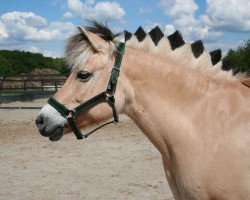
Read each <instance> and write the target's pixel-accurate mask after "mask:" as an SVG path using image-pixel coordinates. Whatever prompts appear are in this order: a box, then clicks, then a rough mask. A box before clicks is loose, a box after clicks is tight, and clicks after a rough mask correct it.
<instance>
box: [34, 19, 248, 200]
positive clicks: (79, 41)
mask: <svg viewBox="0 0 250 200" xmlns="http://www.w3.org/2000/svg"><path fill="white" fill-rule="evenodd" d="M125 48H126V49H125ZM65 59H66V61H67V63H68V65H69V66H70V67H71V74H70V76H69V77H68V79H67V81H66V82H65V84H64V85H63V87H62V88H61V89H60V90H59V91H57V92H56V94H55V95H54V97H53V98H52V99H50V100H51V101H49V103H48V104H46V105H45V106H44V107H43V108H42V110H41V111H40V113H39V115H38V116H37V118H36V124H37V126H38V129H39V131H40V133H41V135H43V136H45V137H49V139H50V140H52V141H57V140H60V139H61V137H62V136H63V134H64V133H69V132H71V131H73V132H74V133H76V136H77V137H78V139H82V138H84V137H83V136H82V135H81V133H80V132H79V128H81V129H85V128H87V127H90V126H92V125H95V124H100V123H101V122H104V121H106V120H108V119H110V118H111V117H112V116H114V118H115V119H114V121H118V120H117V116H118V115H119V114H125V115H127V116H128V117H130V118H131V119H132V120H133V121H134V123H135V124H136V125H137V126H138V127H139V128H140V130H141V131H142V132H143V133H144V134H145V135H146V137H147V138H148V139H149V140H150V141H151V142H152V143H153V145H154V146H155V147H156V148H157V149H158V151H159V152H160V153H161V156H162V162H163V166H164V170H165V174H166V179H167V181H168V184H169V186H170V188H171V190H172V193H173V195H174V198H175V199H176V200H181V199H185V200H189V199H192V200H193V199H198V200H207V199H213V200H215V199H220V200H222V199H232V200H234V199H235V200H236V199H242V200H248V199H250V157H249V155H250V107H249V102H250V78H249V77H248V76H247V75H246V74H243V73H237V74H235V73H233V71H232V70H228V71H225V70H223V69H225V68H227V66H226V65H225V62H222V60H221V51H220V50H215V51H212V52H209V51H207V50H206V49H205V48H204V45H203V43H202V41H200V40H198V41H196V42H193V43H186V42H185V41H184V39H183V38H182V35H181V33H180V32H179V31H176V32H174V33H173V34H171V35H169V36H165V35H164V34H163V32H162V31H161V29H160V28H159V27H158V26H157V27H155V28H153V29H152V30H151V31H149V32H148V33H146V32H145V31H144V30H143V28H142V27H139V28H138V29H137V31H136V32H135V33H134V34H132V33H130V32H129V31H124V32H122V33H120V34H115V33H113V32H112V31H111V30H110V29H109V28H108V27H107V26H106V25H104V24H101V23H98V22H96V21H95V22H93V23H92V24H91V25H89V26H86V27H84V28H82V27H79V32H77V33H75V35H73V36H72V37H71V38H70V39H69V41H68V44H67V46H66V51H65ZM114 63H115V64H114ZM116 63H118V64H116ZM118 72H120V73H118ZM110 73H111V78H110ZM118 76H119V79H118ZM114 77H115V78H114ZM112 81H113V82H112ZM111 83H112V84H113V85H112V84H111ZM107 84H108V88H106V86H107ZM111 86H112V87H111ZM110 87H111V90H109V89H110ZM103 91H104V92H103ZM95 95H97V96H95ZM88 99H90V100H88ZM82 105H83V106H82ZM76 113H77V115H76ZM78 127H79V128H78ZM87 136H88V135H86V136H85V137H87Z"/></svg>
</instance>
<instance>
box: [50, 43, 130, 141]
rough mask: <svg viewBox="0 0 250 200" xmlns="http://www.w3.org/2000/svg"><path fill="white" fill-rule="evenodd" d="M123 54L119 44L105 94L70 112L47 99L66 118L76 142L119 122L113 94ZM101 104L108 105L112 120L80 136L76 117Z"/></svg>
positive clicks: (57, 102)
mask: <svg viewBox="0 0 250 200" xmlns="http://www.w3.org/2000/svg"><path fill="white" fill-rule="evenodd" d="M124 52H125V43H122V42H120V43H119V44H118V46H117V51H116V53H117V54H116V58H115V63H114V67H113V69H112V71H111V76H110V79H109V82H108V86H107V89H106V91H105V92H102V93H100V94H98V95H96V96H94V97H92V98H91V99H89V100H87V101H86V102H84V103H82V104H81V105H79V106H77V107H76V108H74V109H72V110H69V109H67V108H66V107H65V106H64V105H63V104H61V103H60V102H59V101H57V100H56V99H55V98H54V97H50V98H49V100H48V104H50V105H51V106H52V107H53V108H54V109H55V110H57V111H58V112H59V113H60V114H61V115H62V116H63V117H64V118H66V119H67V120H68V123H69V125H70V127H71V129H72V131H73V132H74V134H75V135H76V138H77V139H78V140H80V139H83V138H87V137H88V136H89V135H90V134H92V133H93V132H95V131H96V130H98V129H100V128H102V127H104V126H106V125H108V124H111V123H117V122H119V118H118V114H117V112H116V108H115V97H114V94H115V90H116V85H117V81H118V77H119V74H120V67H121V61H122V57H123V54H124ZM103 102H105V103H108V105H109V106H110V107H111V108H112V113H113V117H114V119H113V120H112V121H110V122H107V123H105V124H103V125H101V126H99V127H98V128H96V129H94V130H92V131H90V132H89V133H87V134H82V133H81V131H80V129H79V128H78V127H77V124H76V117H77V116H78V115H79V114H80V113H82V112H84V111H87V110H89V109H91V108H92V107H94V106H96V105H97V104H99V103H103Z"/></svg>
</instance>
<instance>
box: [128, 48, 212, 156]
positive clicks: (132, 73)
mask: <svg viewBox="0 0 250 200" xmlns="http://www.w3.org/2000/svg"><path fill="white" fill-rule="evenodd" d="M130 53H131V55H130V56H127V58H126V57H125V60H124V62H125V64H124V65H125V66H124V68H125V75H126V78H127V79H128V80H129V84H128V85H129V86H128V88H127V90H128V91H129V92H128V94H129V95H130V97H129V99H130V101H128V102H130V103H128V105H127V106H126V108H125V110H124V111H125V113H126V114H127V115H128V116H129V117H130V118H132V119H133V120H134V122H135V123H136V124H137V125H138V126H139V128H140V129H141V130H142V131H143V132H144V134H145V135H146V136H147V137H148V138H149V139H150V140H151V141H152V143H153V144H154V145H155V146H156V147H157V148H158V150H159V151H160V152H161V153H162V154H163V155H164V154H168V153H169V151H168V150H167V149H169V148H170V147H172V146H175V145H176V146H180V145H182V146H183V145H184V144H182V143H181V142H182V141H183V138H185V141H186V142H187V141H188V137H192V134H195V133H192V132H191V131H192V130H193V124H192V121H191V119H189V117H190V116H192V115H191V113H192V112H194V111H193V110H192V107H193V105H195V104H196V102H197V101H199V99H200V98H202V97H203V95H204V94H205V93H206V92H207V90H208V88H209V86H208V85H209V84H208V81H207V80H206V78H205V77H202V76H201V74H197V73H198V72H197V73H196V72H192V73H188V71H187V70H188V69H186V68H181V67H180V66H174V65H175V64H176V63H174V62H172V61H171V60H169V61H167V60H165V58H163V57H160V56H154V55H150V54H147V53H141V54H136V52H130ZM133 53H135V54H134V55H132V54H133ZM210 86H211V85H210ZM187 135H188V137H187ZM186 144H187V143H186ZM188 145H190V143H189V144H188ZM164 156H166V157H169V155H164Z"/></svg>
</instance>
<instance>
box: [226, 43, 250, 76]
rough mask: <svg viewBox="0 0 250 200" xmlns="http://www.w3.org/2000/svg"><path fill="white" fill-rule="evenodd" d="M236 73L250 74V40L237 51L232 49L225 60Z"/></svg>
mask: <svg viewBox="0 0 250 200" xmlns="http://www.w3.org/2000/svg"><path fill="white" fill-rule="evenodd" d="M223 60H224V61H226V62H228V63H230V65H231V68H233V69H234V70H235V71H241V72H248V73H249V72H250V39H248V40H247V41H245V43H244V44H243V45H242V46H240V47H238V48H237V49H236V50H233V49H230V50H229V51H228V52H227V54H226V56H225V57H224V59H223Z"/></svg>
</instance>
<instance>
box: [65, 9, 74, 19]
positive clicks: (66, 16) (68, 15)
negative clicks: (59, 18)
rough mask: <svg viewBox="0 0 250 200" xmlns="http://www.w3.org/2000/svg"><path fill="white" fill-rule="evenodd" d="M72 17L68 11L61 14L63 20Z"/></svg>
mask: <svg viewBox="0 0 250 200" xmlns="http://www.w3.org/2000/svg"><path fill="white" fill-rule="evenodd" d="M72 17H74V15H73V14H72V13H71V12H69V11H68V12H65V13H64V14H63V18H66V19H70V18H72Z"/></svg>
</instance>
